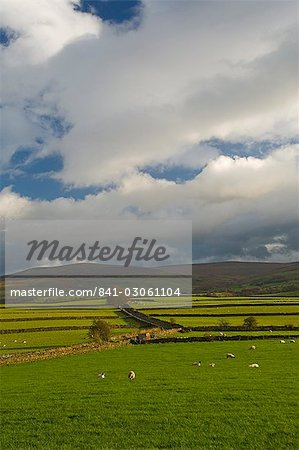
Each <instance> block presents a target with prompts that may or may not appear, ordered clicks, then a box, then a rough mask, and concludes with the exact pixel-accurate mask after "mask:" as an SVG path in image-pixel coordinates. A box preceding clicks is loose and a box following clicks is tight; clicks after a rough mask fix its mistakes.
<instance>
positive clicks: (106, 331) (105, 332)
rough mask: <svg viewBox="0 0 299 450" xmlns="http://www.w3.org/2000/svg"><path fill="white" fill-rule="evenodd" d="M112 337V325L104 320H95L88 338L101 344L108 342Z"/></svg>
mask: <svg viewBox="0 0 299 450" xmlns="http://www.w3.org/2000/svg"><path fill="white" fill-rule="evenodd" d="M110 336H111V325H110V324H109V323H107V322H105V321H104V320H102V319H95V320H94V321H93V323H92V325H91V326H90V328H89V331H88V337H89V338H90V339H91V340H93V341H94V342H97V343H98V344H101V343H103V342H108V341H109V340H110Z"/></svg>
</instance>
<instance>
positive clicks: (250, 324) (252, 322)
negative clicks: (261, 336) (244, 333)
mask: <svg viewBox="0 0 299 450" xmlns="http://www.w3.org/2000/svg"><path fill="white" fill-rule="evenodd" d="M243 327H244V328H246V330H254V328H256V327H257V320H256V318H255V317H253V316H249V317H246V318H245V319H244V321H243Z"/></svg>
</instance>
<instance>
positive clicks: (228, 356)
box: [226, 353, 236, 359]
mask: <svg viewBox="0 0 299 450" xmlns="http://www.w3.org/2000/svg"><path fill="white" fill-rule="evenodd" d="M226 357H227V358H228V359H234V358H235V357H236V356H235V355H234V354H233V353H227V354H226Z"/></svg>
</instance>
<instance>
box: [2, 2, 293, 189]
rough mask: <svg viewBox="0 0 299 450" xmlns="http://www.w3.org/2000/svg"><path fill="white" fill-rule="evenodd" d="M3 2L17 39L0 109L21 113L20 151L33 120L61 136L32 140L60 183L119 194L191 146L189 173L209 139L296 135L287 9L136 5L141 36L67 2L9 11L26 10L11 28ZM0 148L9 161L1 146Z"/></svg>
mask: <svg viewBox="0 0 299 450" xmlns="http://www.w3.org/2000/svg"><path fill="white" fill-rule="evenodd" d="M15 2H17V3H18V1H17V0H9V1H8V0H4V1H3V2H2V9H3V13H4V14H3V24H4V23H7V24H8V25H9V26H11V27H12V28H16V29H17V30H19V31H22V30H23V29H26V30H27V32H28V36H29V37H28V36H27V35H26V36H25V35H24V37H23V38H20V39H18V40H17V41H16V42H15V43H14V44H12V45H11V46H10V47H8V48H7V49H5V51H4V53H5V58H4V75H3V86H4V91H5V92H6V94H4V104H6V102H10V105H11V103H12V102H13V105H11V107H12V108H13V107H15V108H16V110H17V111H18V112H19V111H20V108H21V109H22V106H20V105H24V104H27V108H25V109H24V110H23V115H24V117H23V118H22V119H20V123H23V124H27V125H26V126H27V128H26V131H25V132H24V135H28V136H27V137H28V139H27V140H28V142H30V137H31V140H32V142H34V137H35V135H36V125H37V122H38V117H39V114H41V111H43V112H45V113H48V114H49V115H51V114H56V115H57V114H59V115H60V116H61V117H65V118H66V120H67V121H68V122H69V123H71V124H72V125H73V128H72V129H71V131H70V132H69V133H68V134H66V135H65V136H64V137H63V138H62V139H61V140H58V139H57V138H54V137H53V136H51V135H50V133H48V134H47V133H45V132H44V130H42V132H43V133H44V134H45V136H44V137H45V141H46V144H45V148H44V150H43V151H44V152H53V151H55V152H56V151H59V152H60V153H61V155H62V156H63V159H64V168H63V170H62V171H61V172H60V173H59V174H57V175H56V176H57V177H58V178H59V179H61V180H62V181H63V182H65V183H67V184H73V185H76V186H86V185H91V184H98V185H103V184H109V183H115V182H116V183H119V182H120V181H121V180H122V179H123V178H124V177H128V176H130V175H131V174H132V173H134V172H135V171H136V170H138V168H142V167H143V166H145V165H158V164H162V165H163V164H170V165H171V164H172V163H173V162H175V161H182V160H183V159H185V158H186V159H187V160H188V159H189V158H190V148H194V147H196V148H197V149H198V153H197V152H196V155H195V154H193V156H192V163H193V164H196V165H197V164H198V165H201V162H202V160H205V156H204V154H205V150H204V149H202V147H201V146H200V144H199V142H200V141H201V140H204V139H209V138H211V137H220V138H230V139H237V138H239V139H242V140H247V139H256V140H259V139H265V138H267V139H272V138H273V139H274V138H279V137H281V136H286V137H288V138H289V137H293V136H294V134H296V132H297V123H296V118H297V104H296V89H297V86H298V83H297V68H296V61H297V53H296V51H297V43H296V42H297V36H296V34H295V31H296V27H295V23H296V14H295V11H296V4H295V3H292V2H286V3H285V2H254V3H252V2H249V1H245V2H222V3H217V7H215V3H214V2H194V1H190V2H184V5H182V4H180V2H171V1H169V2H167V4H166V5H165V4H164V3H165V2H164V3H162V2H151V1H145V2H144V9H143V19H142V22H141V25H140V26H139V27H138V28H137V29H130V28H129V29H126V28H125V29H122V28H121V29H119V28H117V27H115V26H113V25H108V24H107V23H99V21H98V19H97V18H95V17H93V16H91V15H88V14H82V13H80V12H75V11H74V10H73V7H72V4H71V3H72V2H70V1H68V0H64V1H61V0H59V1H58V0H56V1H55V0H40V2H41V3H43V5H44V7H43V8H41V7H40V8H37V7H36V1H35V0H26V1H24V2H21V1H20V4H22V5H25V6H21V8H24V9H26V8H27V9H26V11H25V12H24V14H23V15H22V14H20V18H19V19H17V18H16V15H15V14H14V13H13V12H12V11H13V9H12V6H13V4H14V3H15ZM33 8H34V13H33ZM36 11H37V12H36ZM35 12H36V13H35ZM45 17H47V18H48V19H47V21H46V19H45ZM45 21H46V22H47V23H46V24H45ZM265 24H267V27H265ZM100 30H101V34H100V37H99V31H100ZM294 30H295V31H294ZM86 36H89V38H88V39H79V38H82V37H86ZM27 38H28V39H29V40H30V45H28V46H27V44H26V42H27V41H25V42H24V41H22V39H23V40H24V39H27ZM22 42H23V43H22ZM18 45H19V46H20V48H21V49H22V51H21V52H22V55H25V61H24V59H22V58H21V57H20V55H19V53H18V52H17V50H16V48H18V47H17V46H18ZM27 47H28V48H27ZM9 61H10V62H9ZM12 61H14V62H15V63H17V64H19V65H23V67H24V72H23V73H22V74H21V72H22V71H20V68H18V69H17V70H18V72H16V69H14V68H13V67H10V66H9V65H10V63H11V62H12ZM38 63H39V64H38ZM28 64H29V66H28ZM28 100H30V107H29V108H28ZM16 120H18V119H17V117H16ZM32 121H34V122H35V123H34V125H32ZM17 128H18V126H17ZM13 142H14V143H15V144H17V143H18V142H19V140H18V139H17V138H16V139H15V140H14V141H13ZM4 147H5V151H4V154H5V155H6V158H9V156H10V155H11V153H12V151H13V149H12V145H11V140H9V138H7V142H6V141H4ZM201 154H202V155H201ZM187 165H188V162H187ZM189 165H190V163H189Z"/></svg>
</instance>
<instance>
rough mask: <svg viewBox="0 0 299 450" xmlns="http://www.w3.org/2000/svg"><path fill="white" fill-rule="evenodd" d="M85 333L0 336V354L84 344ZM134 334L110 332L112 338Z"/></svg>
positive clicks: (43, 332) (117, 330)
mask: <svg viewBox="0 0 299 450" xmlns="http://www.w3.org/2000/svg"><path fill="white" fill-rule="evenodd" d="M87 332H88V330H60V331H37V332H32V333H30V332H26V333H9V334H1V335H0V354H7V353H9V354H10V353H23V352H33V351H40V350H47V349H49V348H54V347H63V346H67V345H73V344H82V343H86V342H88V340H87ZM134 332H135V333H137V330H136V328H118V329H113V330H112V336H118V335H121V334H127V333H134ZM15 340H16V341H17V342H15ZM23 341H26V343H25V344H24V343H23ZM4 345H5V347H4Z"/></svg>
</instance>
